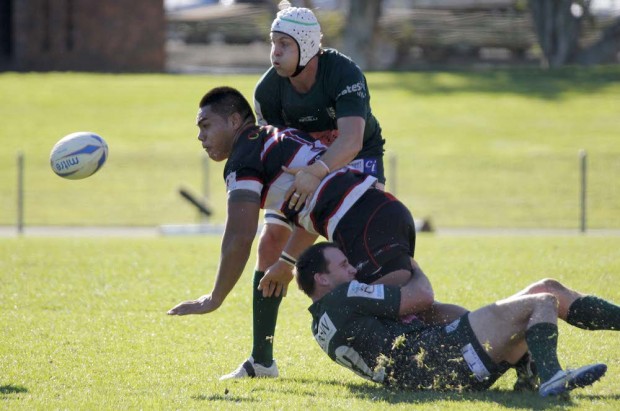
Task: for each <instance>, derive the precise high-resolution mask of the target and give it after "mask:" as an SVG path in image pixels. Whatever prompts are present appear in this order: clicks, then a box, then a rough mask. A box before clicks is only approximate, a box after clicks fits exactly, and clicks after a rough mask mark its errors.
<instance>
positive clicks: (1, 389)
mask: <svg viewBox="0 0 620 411" xmlns="http://www.w3.org/2000/svg"><path fill="white" fill-rule="evenodd" d="M24 392H28V388H26V387H22V386H21V385H13V384H5V385H0V394H20V393H24Z"/></svg>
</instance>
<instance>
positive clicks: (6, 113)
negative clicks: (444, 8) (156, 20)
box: [0, 66, 620, 228]
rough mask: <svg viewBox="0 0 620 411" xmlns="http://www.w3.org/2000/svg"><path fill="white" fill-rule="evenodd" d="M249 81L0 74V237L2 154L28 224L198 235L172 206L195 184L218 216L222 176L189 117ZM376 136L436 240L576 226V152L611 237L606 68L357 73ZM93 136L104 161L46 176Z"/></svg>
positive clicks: (611, 83) (181, 206) (184, 208)
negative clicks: (204, 102) (60, 150)
mask: <svg viewBox="0 0 620 411" xmlns="http://www.w3.org/2000/svg"><path fill="white" fill-rule="evenodd" d="M257 78H258V76H256V75H239V76H233V75H231V76H210V75H192V76H179V75H109V74H79V73H49V74H34V73H31V74H16V73H2V74H0V93H1V96H2V98H0V113H2V122H0V141H1V142H2V150H0V175H1V176H2V178H1V179H0V224H4V225H6V224H15V221H16V215H17V210H16V204H17V199H16V198H17V193H16V181H17V175H16V155H17V152H18V151H21V152H23V153H24V154H25V161H26V172H25V182H26V193H25V218H26V224H30V225H158V224H168V223H191V222H197V221H198V217H197V212H196V211H195V210H194V209H193V208H192V207H191V206H190V205H189V204H187V203H186V202H185V201H184V200H183V199H182V198H181V197H180V196H179V195H178V193H177V190H178V188H179V187H180V186H185V187H187V188H189V189H190V190H192V191H194V192H195V193H197V194H198V193H201V192H202V191H203V186H204V185H206V186H207V187H208V193H209V199H210V202H211V203H212V205H213V207H214V208H215V211H216V214H215V215H214V216H213V218H212V221H213V222H222V221H223V220H224V218H225V215H224V214H225V211H224V202H225V194H224V189H223V182H222V179H221V172H222V164H214V163H211V164H209V173H208V174H209V179H208V180H207V181H203V179H202V174H203V173H202V161H203V159H204V158H205V157H204V154H203V153H202V152H201V148H200V146H199V144H198V142H197V141H196V139H195V138H196V128H195V126H194V118H195V112H196V105H197V101H198V100H199V98H200V97H201V96H202V94H203V93H204V92H206V91H207V90H208V89H210V88H211V87H214V86H218V85H222V84H228V85H234V86H236V87H238V88H239V89H240V90H241V91H242V92H243V93H244V94H245V95H246V96H247V97H248V98H251V96H252V91H253V88H254V85H255V82H256V81H257ZM367 78H368V82H369V86H370V89H371V96H372V105H373V109H374V111H375V113H376V115H377V117H378V118H379V120H380V122H381V125H382V127H383V129H384V136H385V138H386V140H387V144H386V149H387V153H386V155H387V158H389V157H390V156H397V173H396V174H393V173H392V172H391V171H390V169H389V167H388V170H387V176H388V179H391V181H388V189H389V190H392V191H395V192H396V194H397V195H398V196H399V197H400V198H401V199H402V200H403V201H404V202H405V203H406V204H407V205H408V206H409V207H410V208H411V209H412V211H413V213H414V215H415V216H417V217H426V216H429V217H431V218H432V219H433V220H434V222H435V223H436V225H437V226H441V227H471V226H475V227H543V228H576V227H578V225H579V162H578V152H579V150H580V149H586V150H587V152H588V164H589V176H588V185H589V194H588V223H589V226H590V227H593V228H620V179H618V178H617V176H618V175H620V139H618V135H620V121H618V107H620V68H618V67H617V66H614V67H603V68H592V69H583V68H567V69H563V70H558V71H539V70H534V69H527V70H523V69H521V70H489V71H482V72H417V73H369V74H368V76H367ZM78 130H92V131H96V132H98V133H100V134H101V135H102V136H103V137H104V138H105V139H106V140H107V141H108V143H109V145H110V159H109V161H108V163H107V164H106V166H105V168H103V169H102V170H101V171H100V172H99V173H98V174H97V175H95V176H93V177H91V178H88V179H86V180H82V181H68V180H63V179H60V178H58V177H57V176H55V175H54V174H53V173H52V172H51V170H50V169H49V163H48V156H49V152H50V150H51V148H52V146H53V145H54V143H55V142H56V141H57V140H58V139H59V138H60V137H62V136H64V135H65V134H68V133H70V132H74V131H78Z"/></svg>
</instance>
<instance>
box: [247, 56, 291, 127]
mask: <svg viewBox="0 0 620 411" xmlns="http://www.w3.org/2000/svg"><path fill="white" fill-rule="evenodd" d="M274 76H277V74H276V73H275V72H274V71H273V68H271V69H269V70H268V71H267V72H266V73H265V74H264V75H263V77H261V79H260V80H259V81H258V83H257V84H256V88H255V89H254V112H255V113H256V121H257V122H258V124H259V125H261V126H266V125H275V126H282V125H284V119H283V118H282V102H281V100H280V91H279V85H278V79H277V78H275V77H274Z"/></svg>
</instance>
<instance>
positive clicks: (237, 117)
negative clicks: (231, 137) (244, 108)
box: [228, 112, 243, 130]
mask: <svg viewBox="0 0 620 411" xmlns="http://www.w3.org/2000/svg"><path fill="white" fill-rule="evenodd" d="M242 124H243V119H242V118H241V114H239V113H237V112H234V113H232V114H231V115H230V116H228V125H229V126H230V127H232V128H233V129H235V130H237V129H238V128H239V127H241V125H242Z"/></svg>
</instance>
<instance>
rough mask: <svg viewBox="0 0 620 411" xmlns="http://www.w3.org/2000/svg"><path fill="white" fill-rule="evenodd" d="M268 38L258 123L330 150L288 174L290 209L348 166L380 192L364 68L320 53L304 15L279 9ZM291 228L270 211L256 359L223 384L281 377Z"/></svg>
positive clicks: (376, 129)
mask: <svg viewBox="0 0 620 411" xmlns="http://www.w3.org/2000/svg"><path fill="white" fill-rule="evenodd" d="M270 37H271V63H272V67H271V68H270V69H269V70H267V72H266V73H265V74H264V75H263V76H262V78H261V79H260V80H259V81H258V84H257V86H256V89H255V93H254V109H255V111H256V115H257V119H258V122H259V124H261V125H266V124H271V125H275V126H286V127H292V128H296V129H300V130H303V131H305V132H308V133H310V134H311V135H312V136H313V137H314V138H316V139H319V140H321V142H323V143H325V144H326V145H328V146H329V149H328V151H327V152H326V153H325V155H324V156H323V157H322V161H321V162H317V163H315V164H313V165H311V166H308V167H303V168H301V169H296V170H291V171H292V172H293V173H296V179H295V185H294V189H291V190H289V192H288V195H289V196H290V203H289V206H291V207H295V208H297V209H299V208H300V207H301V206H302V204H303V203H304V202H305V201H306V199H307V198H310V197H311V196H312V193H313V192H314V191H315V190H316V188H317V187H318V186H319V183H320V182H321V180H322V179H323V178H324V177H325V176H326V175H327V174H328V173H329V172H330V171H331V170H337V169H338V168H340V167H342V166H344V165H346V164H349V163H351V164H352V165H354V166H355V167H356V168H357V169H358V170H359V171H363V172H365V173H367V174H371V175H373V176H375V177H377V179H378V183H379V186H380V187H383V185H384V183H385V177H384V171H383V145H384V140H383V138H382V136H381V127H380V126H379V122H378V121H377V119H376V118H375V116H374V115H373V113H372V110H371V108H370V94H369V91H368V86H367V84H366V78H365V77H364V74H363V73H362V71H361V70H360V68H359V67H358V66H357V65H356V64H355V63H354V62H353V61H351V59H349V58H348V57H347V56H345V55H344V54H341V53H339V52H338V51H337V50H334V49H328V48H322V47H321V37H322V34H321V26H320V25H319V22H318V21H317V18H316V16H315V15H314V13H313V12H312V11H311V10H309V9H307V8H298V7H289V8H286V9H284V10H281V11H280V12H279V13H278V14H277V16H276V18H275V20H274V21H273V23H272V25H271V34H270ZM291 229H292V227H290V226H289V224H288V223H287V220H286V219H285V218H284V217H283V215H282V214H281V213H280V212H278V211H274V210H266V211H265V225H264V227H263V230H262V232H261V235H260V240H259V245H258V258H257V260H258V261H257V265H256V271H255V273H254V281H253V286H254V294H253V330H254V335H253V348H252V354H251V357H250V359H249V360H248V361H246V362H245V363H244V365H243V366H241V367H239V368H238V369H237V370H235V371H234V372H232V373H230V374H228V375H225V376H224V377H222V378H223V379H227V378H244V377H248V376H265V377H277V376H278V369H277V366H276V364H275V362H274V361H273V336H274V331H275V326H276V320H277V315H278V307H279V305H280V302H281V300H282V296H283V295H284V294H285V293H286V287H287V284H288V281H290V279H291V278H292V271H291V267H290V266H289V265H287V264H286V262H284V261H281V260H279V259H282V257H281V254H282V250H283V248H284V245H285V244H286V243H287V241H288V239H289V237H290V236H291V232H292V231H291ZM293 235H294V236H296V235H297V234H293ZM294 238H295V237H294ZM301 241H302V242H306V243H307V240H306V239H301ZM286 258H287V257H286V256H284V259H286ZM259 286H260V288H261V290H259V289H258V288H259ZM248 369H249V370H250V371H249V372H248Z"/></svg>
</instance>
